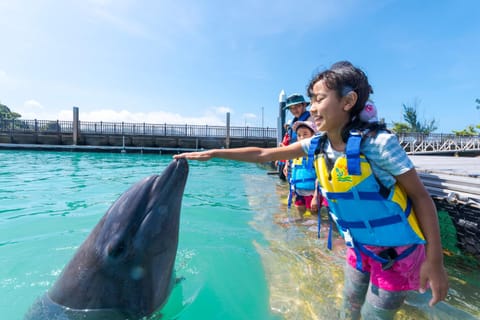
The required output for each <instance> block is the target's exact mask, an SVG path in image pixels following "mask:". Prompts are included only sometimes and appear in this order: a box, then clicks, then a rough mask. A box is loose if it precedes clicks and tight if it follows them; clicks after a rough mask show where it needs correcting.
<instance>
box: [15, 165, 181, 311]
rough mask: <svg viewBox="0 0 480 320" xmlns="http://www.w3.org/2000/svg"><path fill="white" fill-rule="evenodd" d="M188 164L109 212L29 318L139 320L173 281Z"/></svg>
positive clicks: (149, 182)
mask: <svg viewBox="0 0 480 320" xmlns="http://www.w3.org/2000/svg"><path fill="white" fill-rule="evenodd" d="M187 176H188V163H187V161H186V160H185V159H178V160H173V161H172V162H171V163H170V164H169V165H168V167H167V168H166V169H165V170H164V171H163V173H162V174H161V175H152V176H149V177H146V178H144V179H143V180H141V181H139V182H137V183H136V184H134V185H133V186H132V187H130V189H128V190H127V191H126V192H125V193H123V194H122V195H121V196H120V197H119V198H118V199H117V200H116V201H115V202H114V203H113V204H112V206H111V207H110V208H109V209H108V211H107V212H106V213H105V215H104V216H103V217H102V218H101V220H100V221H99V222H98V224H97V225H96V226H95V228H94V229H93V230H92V232H91V233H90V235H89V236H88V237H87V239H86V240H85V241H84V242H83V244H82V245H81V246H80V247H79V248H78V249H77V251H76V253H75V255H74V257H73V258H72V260H71V261H70V262H69V263H68V264H67V266H66V267H65V268H64V269H63V271H62V273H61V274H60V276H59V278H58V279H57V281H56V282H55V283H54V285H53V287H52V288H50V290H48V291H47V292H46V293H45V294H44V295H43V296H42V297H40V298H39V299H37V300H36V302H34V304H33V305H32V307H31V308H30V309H29V311H28V312H27V314H26V315H25V318H24V319H25V320H27V319H28V320H33V319H35V320H44V319H65V320H67V319H68V320H71V319H88V320H94V319H113V320H116V319H140V318H142V317H145V316H147V317H148V316H150V315H152V313H154V312H155V311H156V310H158V309H160V308H161V307H162V306H163V305H164V304H165V303H166V301H167V299H168V296H169V294H170V292H171V290H172V287H173V285H174V283H175V274H174V264H175V256H176V253H177V246H178V233H179V224H180V208H181V203H182V197H183V192H184V189H185V184H186V181H187Z"/></svg>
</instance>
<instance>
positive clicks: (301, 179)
mask: <svg viewBox="0 0 480 320" xmlns="http://www.w3.org/2000/svg"><path fill="white" fill-rule="evenodd" d="M307 159H308V158H307V157H303V158H296V159H293V160H292V170H291V172H290V177H289V179H288V182H289V183H290V194H289V195H288V207H289V208H290V206H291V205H292V197H293V194H294V193H295V190H312V193H313V191H315V180H316V179H317V176H316V172H315V170H314V168H313V164H312V161H308V160H307Z"/></svg>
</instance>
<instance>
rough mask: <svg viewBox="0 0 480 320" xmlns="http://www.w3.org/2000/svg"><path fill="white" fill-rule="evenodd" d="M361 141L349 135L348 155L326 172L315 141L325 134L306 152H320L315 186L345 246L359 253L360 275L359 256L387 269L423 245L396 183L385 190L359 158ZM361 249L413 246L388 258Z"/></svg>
mask: <svg viewBox="0 0 480 320" xmlns="http://www.w3.org/2000/svg"><path fill="white" fill-rule="evenodd" d="M362 136H363V135H362V134H361V133H353V134H351V135H350V137H349V139H348V141H347V146H346V155H345V156H342V157H340V158H338V159H337V160H336V161H335V163H334V164H333V166H332V168H330V169H329V166H328V164H327V161H328V160H327V157H326V154H325V152H324V142H323V143H322V142H320V145H319V141H321V140H322V139H323V141H325V140H326V136H325V135H323V136H316V137H315V138H313V139H312V146H311V148H310V150H309V154H312V153H315V149H317V150H319V154H318V155H317V157H316V159H315V170H316V173H317V177H318V179H319V185H320V187H321V189H322V193H323V194H324V196H325V197H326V199H327V201H328V205H329V209H330V210H331V216H332V218H333V220H334V221H335V222H336V224H337V226H338V229H339V231H340V232H341V233H342V235H343V237H344V239H345V242H346V244H347V246H350V247H352V248H354V250H355V251H356V253H357V269H360V270H361V261H358V260H360V259H358V258H359V254H358V253H359V252H360V251H361V252H364V253H365V254H367V255H368V256H371V257H372V258H374V259H376V260H378V261H380V262H381V263H382V264H384V263H385V264H387V262H388V263H391V262H392V261H393V260H399V259H401V258H403V257H406V256H408V254H410V253H411V252H413V250H414V249H415V247H416V245H417V244H422V243H425V237H424V236H423V234H422V231H421V229H420V227H419V224H418V221H417V218H416V216H415V213H414V211H413V208H412V203H411V200H410V199H409V198H408V197H407V194H406V192H405V191H404V190H403V189H402V187H401V186H400V185H398V184H395V185H394V186H393V187H392V188H389V189H387V188H385V187H384V186H383V185H382V184H381V183H379V181H377V178H376V177H375V175H374V174H373V172H372V169H371V166H370V164H369V163H368V161H367V159H366V158H365V156H364V155H362V154H360V143H361V141H362ZM314 139H317V141H313V140H314ZM317 146H318V148H317ZM365 245H371V246H386V247H397V246H404V245H412V246H411V247H410V248H409V249H407V250H406V251H405V252H403V253H401V254H400V255H399V256H398V257H397V256H395V257H393V258H392V259H390V258H391V257H382V256H378V255H376V254H374V253H373V252H371V251H370V250H367V249H366V248H365ZM390 266H391V264H390Z"/></svg>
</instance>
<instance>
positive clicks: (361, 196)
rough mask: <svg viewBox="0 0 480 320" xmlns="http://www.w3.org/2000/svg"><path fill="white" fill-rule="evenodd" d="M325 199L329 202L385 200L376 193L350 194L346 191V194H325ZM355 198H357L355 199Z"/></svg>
mask: <svg viewBox="0 0 480 320" xmlns="http://www.w3.org/2000/svg"><path fill="white" fill-rule="evenodd" d="M326 196H327V199H329V200H330V199H331V200H338V199H342V200H353V199H357V200H378V201H382V200H385V198H383V197H382V195H381V194H380V193H378V192H371V191H358V192H352V191H346V192H327V193H326ZM355 196H357V197H355Z"/></svg>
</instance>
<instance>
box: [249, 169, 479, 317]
mask: <svg viewBox="0 0 480 320" xmlns="http://www.w3.org/2000/svg"><path fill="white" fill-rule="evenodd" d="M245 180H246V181H245V183H246V185H247V192H248V197H249V204H250V207H251V208H252V210H253V211H255V212H256V216H255V218H254V220H253V221H252V226H253V227H254V228H255V229H257V230H258V231H259V232H261V233H262V234H263V235H264V237H265V239H266V243H265V244H259V243H255V246H256V248H257V250H258V252H259V253H260V255H261V257H262V261H263V264H264V268H265V272H266V276H267V279H268V282H269V286H270V307H271V309H272V310H273V311H275V312H278V313H279V314H281V315H282V316H283V317H284V318H285V319H337V318H338V317H339V313H340V307H341V303H342V288H343V265H344V250H345V247H344V244H343V240H341V239H340V238H339V237H338V235H336V236H335V241H334V247H333V250H332V251H330V250H328V249H327V245H326V242H327V240H326V238H327V234H328V232H327V230H328V222H327V221H325V220H322V222H321V232H320V238H317V232H316V230H317V223H316V218H313V220H308V221H306V222H305V221H304V222H297V223H284V222H285V221H286V218H291V217H295V214H294V213H292V212H289V211H288V210H287V208H286V197H287V191H288V188H287V186H286V184H285V183H284V182H281V181H279V179H278V178H277V177H275V176H258V177H253V178H252V177H251V176H249V177H248V179H245ZM269 188H270V189H269ZM446 258H447V259H446V265H447V269H448V271H449V275H450V283H451V290H450V291H449V297H448V299H447V301H446V302H441V303H439V304H437V305H436V307H434V308H430V307H429V306H428V301H429V300H430V296H429V293H427V294H423V295H421V294H418V293H416V292H412V293H411V294H410V295H409V297H408V300H407V301H406V303H405V304H404V306H403V307H402V308H401V309H400V310H399V312H398V313H397V315H396V317H395V319H397V320H413V319H415V320H421V319H445V320H446V319H448V320H450V319H478V318H479V317H480V307H479V305H478V301H480V297H479V294H480V281H479V278H478V272H475V271H474V270H473V269H465V268H463V269H462V268H459V265H458V264H452V259H448V258H449V257H446ZM477 270H478V269H477ZM468 278H470V279H469V281H463V282H462V281H460V279H468Z"/></svg>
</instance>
